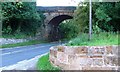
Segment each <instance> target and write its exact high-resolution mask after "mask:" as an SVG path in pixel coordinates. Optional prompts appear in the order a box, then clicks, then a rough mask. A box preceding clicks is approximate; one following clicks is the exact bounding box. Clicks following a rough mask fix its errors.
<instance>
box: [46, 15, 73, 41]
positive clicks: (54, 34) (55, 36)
mask: <svg viewBox="0 0 120 72" xmlns="http://www.w3.org/2000/svg"><path fill="white" fill-rule="evenodd" d="M72 18H73V17H72V16H69V15H59V16H56V17H54V18H53V19H51V20H50V22H49V23H48V25H49V26H50V31H49V35H48V40H49V41H58V40H60V39H61V35H60V33H59V24H60V23H61V22H62V21H64V20H68V19H72Z"/></svg>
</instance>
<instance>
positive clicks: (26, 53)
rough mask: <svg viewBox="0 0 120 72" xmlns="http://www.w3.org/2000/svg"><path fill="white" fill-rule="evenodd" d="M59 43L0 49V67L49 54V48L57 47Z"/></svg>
mask: <svg viewBox="0 0 120 72" xmlns="http://www.w3.org/2000/svg"><path fill="white" fill-rule="evenodd" d="M59 44H60V43H45V44H37V45H30V46H20V47H15V48H6V49H0V52H2V54H0V58H2V65H1V66H0V67H4V66H9V65H13V64H16V63H17V62H19V61H23V60H29V59H31V58H34V57H35V56H38V55H41V54H44V53H46V52H49V48H50V47H51V46H55V45H59Z"/></svg>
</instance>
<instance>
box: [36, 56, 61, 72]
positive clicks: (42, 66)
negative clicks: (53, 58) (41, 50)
mask: <svg viewBox="0 0 120 72" xmlns="http://www.w3.org/2000/svg"><path fill="white" fill-rule="evenodd" d="M37 70H42V71H44V70H45V72H46V71H52V70H57V71H59V70H60V68H58V67H54V66H53V65H52V64H51V63H50V61H49V54H47V55H45V56H42V57H41V58H39V60H38V62H37Z"/></svg>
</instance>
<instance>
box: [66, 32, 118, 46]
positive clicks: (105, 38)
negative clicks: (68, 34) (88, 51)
mask: <svg viewBox="0 0 120 72" xmlns="http://www.w3.org/2000/svg"><path fill="white" fill-rule="evenodd" d="M119 35H120V34H118V33H107V32H102V33H100V34H93V35H92V37H93V39H92V40H91V41H88V34H86V33H84V34H82V35H80V36H78V37H76V38H74V39H72V40H71V41H70V42H69V43H68V44H66V45H68V46H96V45H118V44H119V45H120V43H118V38H119V37H118V36H119Z"/></svg>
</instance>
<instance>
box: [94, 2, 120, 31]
mask: <svg viewBox="0 0 120 72" xmlns="http://www.w3.org/2000/svg"><path fill="white" fill-rule="evenodd" d="M96 5H97V6H98V7H97V8H96V10H95V15H96V18H97V21H96V25H98V26H99V27H100V28H102V29H103V30H105V31H119V30H120V29H119V27H120V26H119V22H120V15H119V11H120V2H112V3H109V2H108V3H104V2H103V3H98V4H96Z"/></svg>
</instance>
